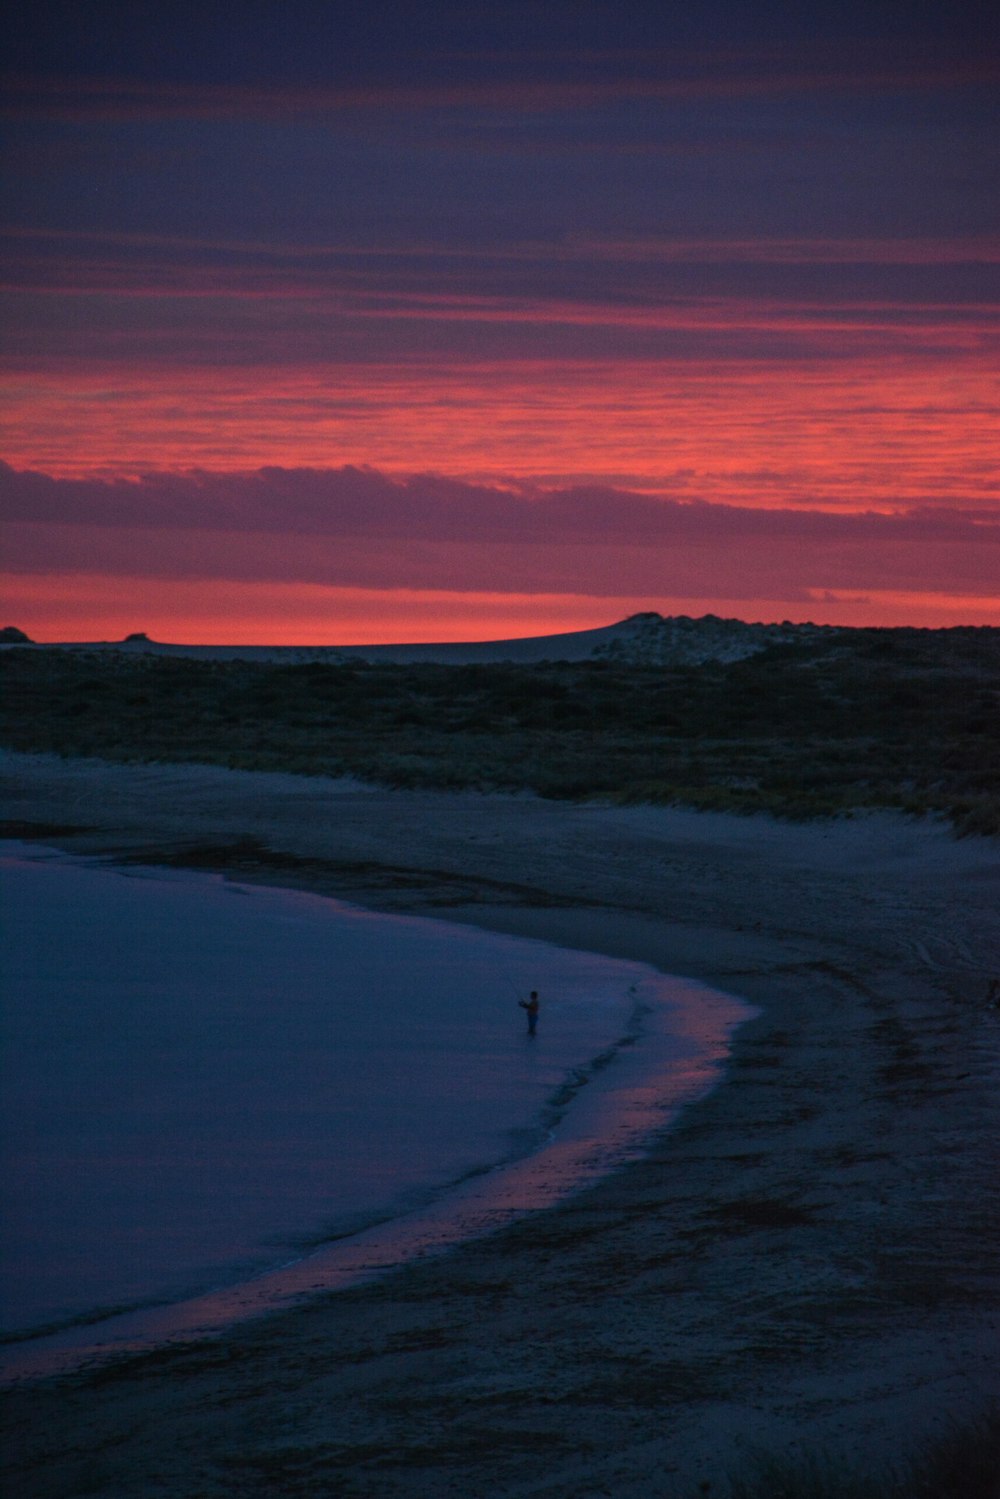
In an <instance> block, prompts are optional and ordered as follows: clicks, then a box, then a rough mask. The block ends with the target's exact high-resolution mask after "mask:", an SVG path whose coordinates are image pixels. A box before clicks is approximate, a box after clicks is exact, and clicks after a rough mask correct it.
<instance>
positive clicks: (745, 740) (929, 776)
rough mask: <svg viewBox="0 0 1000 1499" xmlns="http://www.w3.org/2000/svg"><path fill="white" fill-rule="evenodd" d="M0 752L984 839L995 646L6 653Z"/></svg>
mask: <svg viewBox="0 0 1000 1499" xmlns="http://www.w3.org/2000/svg"><path fill="white" fill-rule="evenodd" d="M0 668H2V677H3V696H2V717H0V742H2V743H3V744H5V745H7V746H9V747H11V748H15V749H18V750H35V751H39V750H40V751H51V752H55V753H57V754H61V755H74V756H75V755H94V756H99V757H102V758H105V759H110V760H132V761H134V760H145V761H174V762H177V761H198V762H208V763H214V764H222V765H227V766H232V767H237V768H243V769H252V770H284V771H292V772H297V773H300V774H306V775H334V776H340V775H351V776H356V777H359V778H360V779H362V780H366V781H372V782H378V783H382V784H389V785H393V786H405V787H426V788H431V787H433V788H450V789H478V790H484V791H490V790H494V791H495V790H500V791H519V790H520V791H528V792H533V793H536V794H538V795H540V796H544V797H554V798H564V799H595V798H596V799H603V800H611V801H615V802H631V803H641V802H647V803H679V804H683V805H688V806H692V807H698V808H706V809H717V810H724V811H734V812H757V811H767V812H772V813H774V814H776V815H778V816H783V817H790V818H809V817H816V816H830V815H836V814H840V813H846V812H850V811H851V810H853V809H856V808H863V807H889V808H897V809H901V810H904V811H909V812H914V813H928V812H936V813H943V814H946V815H947V816H949V817H950V818H951V819H952V821H953V823H954V825H955V827H956V828H957V830H958V831H959V832H975V833H994V834H995V833H998V832H1000V753H998V746H1000V631H997V630H992V629H988V628H972V627H969V628H957V629H951V630H936V631H930V630H906V629H896V630H844V631H839V632H836V633H833V634H831V635H829V636H828V635H818V636H817V637H816V638H813V639H805V640H800V641H796V642H791V643H778V644H774V645H771V646H769V647H767V648H766V649H764V650H761V651H759V652H758V653H757V654H755V655H751V656H748V657H746V658H744V659H742V660H738V661H728V662H727V661H705V662H701V663H698V664H690V663H689V664H673V665H671V664H657V665H650V664H635V663H628V662H621V661H617V660H615V661H608V660H603V661H602V660H592V661H585V662H560V661H551V662H541V663H537V664H532V665H515V664H509V663H490V664H480V665H464V666H445V665H429V664H419V665H390V664H385V663H378V664H368V663H366V662H364V661H362V660H359V659H354V660H348V661H344V662H332V663H322V662H314V663H308V664H298V665H284V664H274V663H273V662H254V661H246V660H220V661H211V660H204V659H197V658H188V657H179V656H177V657H175V656H166V655H156V654H152V653H149V654H146V653H135V654H132V653H128V652H124V651H117V650H113V649H101V650H92V649H86V648H71V649H59V648H43V647H37V646H16V645H14V646H8V647H7V648H6V649H4V650H3V651H2V652H0Z"/></svg>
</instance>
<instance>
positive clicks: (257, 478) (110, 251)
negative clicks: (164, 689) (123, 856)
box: [0, 0, 1000, 644]
mask: <svg viewBox="0 0 1000 1499" xmlns="http://www.w3.org/2000/svg"><path fill="white" fill-rule="evenodd" d="M9 31H10V35H9V37H8V39H7V45H6V49H5V60H4V75H5V76H4V87H3V105H2V108H3V116H4V119H3V142H4V145H3V151H4V179H5V192H4V196H3V202H2V205H0V217H2V220H3V231H4V233H3V241H2V243H3V250H2V255H3V293H2V295H3V305H2V327H3V330H4V331H3V335H2V349H0V353H2V362H0V381H2V426H3V434H2V442H0V454H2V458H3V460H4V461H3V464H2V467H0V493H2V504H3V515H4V518H5V522H4V537H5V540H4V549H3V555H4V569H5V572H4V579H3V595H2V596H3V600H4V603H3V609H4V613H5V614H6V619H5V620H4V621H3V623H10V624H16V625H18V626H19V627H20V628H22V629H24V630H26V631H27V632H28V633H29V634H30V635H31V636H32V637H33V638H35V639H39V640H87V639H118V638H121V637H122V636H123V635H124V634H126V633H129V632H131V631H133V630H145V631H146V632H147V633H148V634H150V635H152V636H153V637H154V638H157V639H162V640H173V641H188V642H198V641H200V642H210V643H233V642H245V643H272V644H275V643H296V642H302V643H311V644H322V643H327V644H337V643H341V644H349V643H363V642H374V641H402V640H420V639H423V640H435V639H436V640H446V639H484V638H500V637H504V636H514V635H532V634H544V633H549V632H551V631H558V630H569V629H583V628H589V627H592V626H595V625H601V624H608V623H611V622H612V621H614V620H616V619H620V618H623V617H624V616H626V615H628V614H631V613H634V612H637V611H639V610H646V609H656V610H659V611H660V612H662V613H665V614H688V615H701V614H704V613H708V612H711V613H715V614H721V615H724V616H730V617H738V618H742V619H748V620H781V619H792V620H807V619H808V620H815V621H817V622H828V623H840V624H855V625H896V624H914V625H932V626H938V625H951V624H1000V586H998V579H1000V505H998V484H997V469H998V447H1000V440H998V430H1000V423H998V420H997V417H998V381H997V345H998V338H997V325H998V317H997V311H998V295H997V292H998V276H997V270H998V261H1000V234H998V228H997V212H996V211H997V204H998V201H1000V194H998V190H997V189H998V185H1000V173H998V170H997V155H998V147H997V143H998V141H1000V109H998V104H997V101H998V99H1000V91H998V88H997V84H998V82H1000V45H998V42H1000V22H998V20H997V17H996V14H995V11H994V8H993V6H991V5H987V4H985V3H984V4H979V3H978V0H963V3H962V4H960V5H958V6H955V5H954V4H950V5H945V4H926V3H921V0H911V3H907V4H903V3H902V0H893V3H887V0H866V3H863V4H862V3H858V0H845V3H843V4H840V5H837V6H830V7H822V8H817V7H809V6H804V5H802V4H801V3H800V0H795V3H787V4H783V3H778V0H775V3H770V0H759V3H738V0H704V3H695V4H688V5H685V6H674V5H672V4H667V3H664V0H657V3H647V0H643V3H639V0H616V3H604V0H532V3H526V0H525V3H522V0H515V3H506V0H497V3H494V4H491V5H490V6H484V5H482V3H481V0H475V3H467V0H422V3H421V4H419V5H417V4H414V3H412V0H404V3H393V0H381V3H380V4H378V5H377V6H359V5H357V4H355V3H340V0H328V3H323V4H320V3H313V4H303V3H298V0H286V3H281V4H279V3H266V4H264V3H254V0H247V3H243V4H241V5H240V6H238V7H237V6H234V5H232V4H226V5H220V4H216V3H214V0H203V3H200V4H197V5H195V4H191V5H188V4H182V3H171V0H160V3H158V4H150V3H145V0H128V3H124V4H112V3H107V0H92V3H89V4H88V5H86V6H81V5H80V4H79V3H78V0H72V3H69V4H58V3H52V0H33V3H32V4H31V5H30V6H29V5H28V4H27V3H26V0H21V4H20V5H19V6H18V8H17V10H16V12H15V18H14V21H13V23H12V25H11V26H10V27H9Z"/></svg>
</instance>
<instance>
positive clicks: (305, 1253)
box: [0, 845, 755, 1388]
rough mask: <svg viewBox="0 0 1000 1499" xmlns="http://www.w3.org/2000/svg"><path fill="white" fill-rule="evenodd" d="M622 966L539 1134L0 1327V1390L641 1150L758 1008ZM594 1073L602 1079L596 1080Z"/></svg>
mask: <svg viewBox="0 0 1000 1499" xmlns="http://www.w3.org/2000/svg"><path fill="white" fill-rule="evenodd" d="M13 847H14V848H15V849H16V848H17V847H18V845H13ZM103 867H108V866H107V865H104V866H103ZM271 888H276V889H280V888H281V887H271ZM338 907H339V909H341V910H344V909H355V908H348V907H345V905H344V903H343V902H338ZM417 919H418V920H421V919H423V920H426V919H427V918H417ZM436 924H437V923H436ZM621 976H622V981H623V982H624V980H625V979H626V978H628V977H629V976H631V977H632V978H633V980H634V982H633V984H632V986H631V991H630V992H632V993H633V994H635V996H636V997H635V1000H634V1003H633V1005H632V1011H631V1014H630V1015H629V1016H628V1019H627V1030H626V1031H624V1032H623V1033H622V1034H620V1035H618V1036H617V1037H613V1038H612V1039H611V1041H610V1042H609V1043H608V1044H607V1045H606V1046H605V1047H604V1048H603V1049H602V1050H601V1051H600V1052H598V1053H597V1054H596V1055H595V1056H593V1057H591V1058H589V1059H588V1060H585V1061H583V1062H581V1063H579V1064H576V1065H574V1066H572V1067H571V1068H570V1069H569V1070H568V1071H567V1072H566V1074H565V1075H564V1077H563V1079H562V1081H561V1082H560V1083H559V1084H558V1086H557V1087H556V1088H555V1090H554V1091H553V1092H552V1093H551V1094H550V1095H549V1097H548V1098H546V1099H545V1100H544V1101H543V1102H542V1105H541V1108H540V1110H539V1112H538V1114H537V1115H536V1118H535V1120H534V1122H533V1126H532V1129H531V1135H532V1139H533V1143H531V1144H525V1145H523V1146H522V1147H520V1148H514V1149H513V1150H512V1151H511V1153H509V1154H507V1155H505V1156H503V1157H501V1158H499V1159H496V1160H493V1161H490V1162H489V1163H487V1164H481V1165H478V1166H474V1167H472V1168H470V1169H466V1170H464V1171H463V1172H462V1173H461V1174H460V1175H459V1176H458V1177H457V1178H456V1179H454V1180H452V1181H448V1182H444V1183H442V1184H441V1185H439V1186H436V1187H433V1188H426V1189H419V1190H418V1191H417V1192H416V1193H415V1194H414V1193H411V1194H410V1195H411V1196H414V1197H415V1202H414V1205H413V1206H412V1207H407V1208H403V1209H398V1210H397V1209H391V1208H386V1209H385V1210H382V1211H376V1212H375V1213H374V1215H372V1216H370V1219H369V1221H367V1222H362V1223H360V1224H359V1226H358V1227H356V1228H351V1229H349V1230H345V1231H344V1232H341V1233H337V1234H334V1235H331V1236H328V1237H324V1238H317V1239H316V1240H315V1242H314V1243H312V1244H311V1245H310V1246H308V1247H306V1246H305V1245H304V1246H303V1248H302V1249H301V1251H300V1252H294V1251H291V1250H289V1253H290V1254H291V1258H288V1257H287V1256H286V1257H285V1258H284V1259H282V1260H281V1261H280V1262H277V1263H274V1264H272V1265H270V1266H267V1267H264V1268H261V1269H258V1270H256V1271H254V1272H253V1273H252V1274H250V1275H244V1276H241V1277H239V1278H238V1279H233V1280H231V1281H230V1280H227V1281H226V1282H224V1283H223V1284H221V1285H219V1286H218V1287H215V1288H211V1289H205V1290H203V1291H201V1292H198V1293H197V1294H194V1295H187V1296H183V1297H155V1298H154V1297H149V1298H147V1299H145V1300H143V1301H142V1302H141V1303H138V1304H136V1305H134V1306H127V1307H123V1308H121V1309H117V1310H106V1311H101V1310H99V1309H95V1310H94V1311H93V1312H92V1313H90V1314H84V1315H78V1316H74V1317H71V1318H69V1319H67V1320H66V1321H65V1322H64V1323H62V1324H61V1325H55V1326H51V1327H47V1328H41V1329H37V1330H32V1329H25V1330H23V1331H17V1332H13V1333H10V1334H6V1335H4V1336H3V1337H2V1338H0V1388H3V1387H5V1386H8V1385H12V1384H17V1383H19V1382H21V1381H24V1380H33V1379H39V1378H47V1377H50V1376H52V1375H65V1374H72V1373H75V1372H77V1370H79V1369H84V1368H85V1369H93V1368H95V1367H97V1366H98V1365H100V1364H104V1363H107V1362H109V1361H113V1360H116V1359H120V1358H122V1357H125V1356H129V1355H132V1354H136V1353H149V1352H152V1351H153V1350H155V1349H157V1348H161V1347H166V1346H169V1345H172V1344H178V1343H187V1342H191V1341H193V1340H196V1339H201V1338H206V1337H212V1336H219V1335H225V1333H226V1332H227V1331H229V1330H231V1329H232V1328H233V1327H235V1325H236V1324H237V1323H240V1322H243V1321H246V1320H248V1319H250V1318H254V1317H260V1316H264V1315H268V1314H273V1313H274V1312H277V1311H281V1310H287V1309H288V1308H290V1307H292V1306H295V1305H297V1304H299V1303H301V1302H302V1301H303V1300H306V1299H308V1298H310V1297H314V1296H316V1295H317V1294H318V1293H323V1292H329V1291H334V1290H341V1289H343V1288H345V1287H348V1286H355V1285H362V1284H365V1283H366V1282H369V1281H371V1280H374V1279H378V1278H380V1277H382V1276H384V1275H388V1274H391V1273H393V1272H394V1271H397V1270H400V1269H402V1268H404V1267H405V1266H406V1265H409V1264H411V1263H413V1262H415V1261H419V1260H421V1259H424V1258H426V1257H427V1256H428V1255H432V1254H442V1253H447V1252H449V1251H450V1250H453V1249H456V1248H458V1247H459V1246H460V1245H461V1244H463V1243H464V1242H467V1241H468V1240H469V1239H471V1238H478V1237H481V1236H483V1235H485V1234H491V1233H494V1232H496V1231H497V1230H498V1229H500V1228H503V1227H506V1226H507V1225H508V1224H510V1223H511V1222H513V1221H514V1220H515V1219H516V1218H517V1217H519V1216H520V1215H521V1214H523V1213H528V1212H538V1211H540V1210H542V1209H544V1208H552V1207H557V1206H558V1205H559V1204H560V1203H561V1202H562V1201H564V1200H565V1199H566V1198H568V1197H569V1196H571V1195H574V1194H576V1193H578V1192H580V1191H582V1190H584V1189H585V1188H586V1187H587V1186H588V1185H591V1184H593V1182H594V1181H595V1180H597V1179H599V1178H600V1177H601V1176H603V1175H606V1174H608V1173H609V1172H611V1171H614V1170H616V1169H620V1168H621V1167H622V1166H623V1165H625V1164H626V1163H627V1162H629V1161H631V1160H634V1159H637V1158H638V1157H640V1156H641V1155H642V1154H643V1152H644V1150H645V1148H646V1145H647V1143H648V1142H649V1141H650V1140H651V1139H652V1138H653V1137H654V1136H655V1135H656V1134H657V1133H659V1132H660V1131H662V1130H663V1129H666V1128H667V1127H668V1126H669V1123H670V1122H671V1121H672V1120H673V1119H675V1118H676V1116H677V1114H678V1113H679V1112H680V1110H681V1109H682V1108H683V1107H684V1106H685V1105H686V1104H687V1103H689V1102H691V1101H692V1100H693V1099H694V1098H697V1097H699V1096H701V1095H702V1094H703V1093H705V1092H706V1091H707V1090H708V1089H710V1088H711V1087H712V1086H714V1085H715V1084H716V1082H717V1081H718V1076H719V1073H720V1071H721V1069H722V1067H723V1066H724V1062H725V1057H726V1053H727V1049H728V1044H729V1038H730V1035H731V1033H732V1032H733V1030H734V1029H735V1028H736V1027H737V1026H739V1025H740V1024H742V1023H744V1022H745V1021H746V1020H747V1019H749V1018H750V1017H751V1016H752V1015H753V1014H754V1013H755V1012H754V1011H753V1010H752V1009H751V1008H750V1007H749V1006H746V1005H744V1004H743V1003H742V1002H741V1001H740V1000H738V999H736V998H735V997H733V996H729V995H723V994H721V993H718V992H717V991H715V990H710V989H707V988H705V987H704V986H703V985H695V984H691V983H690V982H689V981H683V980H679V979H676V978H674V977H673V976H671V975H662V976H658V975H657V974H656V973H655V972H654V970H652V969H647V971H646V972H645V973H644V972H643V970H642V968H640V967H639V966H638V965H632V967H631V969H630V967H629V966H627V965H625V964H623V965H622V968H621ZM660 979H662V981H658V980H660ZM640 983H641V984H642V985H643V990H642V994H641V995H640V994H639V993H637V985H639V984H640ZM694 1036H697V1043H696V1044H697V1046H698V1048H699V1049H698V1050H697V1051H695V1052H693V1054H691V1055H685V1056H679V1055H678V1054H677V1051H678V1046H679V1044H681V1043H682V1042H683V1041H684V1039H685V1038H687V1037H694ZM615 1064H617V1065H615ZM609 1068H610V1069H611V1071H610V1072H609V1073H608V1075H607V1076H604V1074H605V1072H606V1070H607V1069H609ZM598 1077H601V1079H602V1082H603V1084H604V1086H603V1087H600V1086H599V1087H598V1088H596V1089H594V1090H591V1089H590V1085H591V1084H592V1083H593V1082H594V1081H595V1079H596V1078H598ZM592 1094H596V1096H592ZM526 1132H527V1131H526V1130H520V1131H517V1133H519V1134H520V1133H526Z"/></svg>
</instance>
